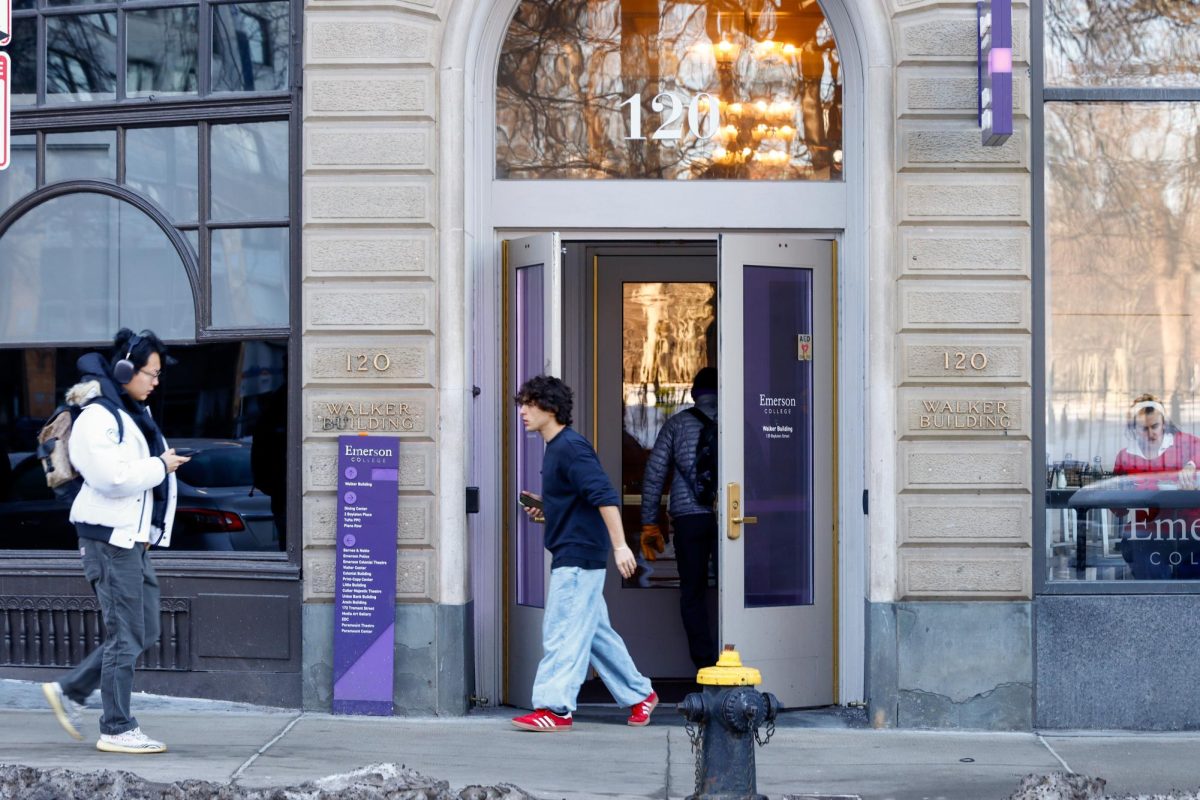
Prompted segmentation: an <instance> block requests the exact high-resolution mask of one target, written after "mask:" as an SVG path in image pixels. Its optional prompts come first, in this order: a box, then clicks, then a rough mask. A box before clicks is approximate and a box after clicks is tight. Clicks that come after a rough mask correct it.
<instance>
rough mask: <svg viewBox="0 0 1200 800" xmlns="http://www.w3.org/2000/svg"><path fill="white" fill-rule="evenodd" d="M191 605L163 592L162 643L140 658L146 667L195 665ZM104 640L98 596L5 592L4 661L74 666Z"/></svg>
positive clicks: (0, 612) (0, 615) (1, 615)
mask: <svg viewBox="0 0 1200 800" xmlns="http://www.w3.org/2000/svg"><path fill="white" fill-rule="evenodd" d="M189 610H190V604H189V602H188V600H187V599H186V598H180V597H164V598H162V601H161V603H160V612H159V617H160V621H161V624H162V634H161V635H160V636H159V639H158V644H157V645H155V646H154V647H152V648H151V649H150V650H149V651H147V652H146V653H144V654H143V655H142V657H141V658H139V659H138V667H139V668H143V669H163V670H179V671H186V670H188V669H190V668H191V661H192V654H191V635H190V623H191V620H190V616H189ZM103 641H104V624H103V619H102V617H101V614H100V604H99V603H98V602H97V601H96V598H95V597H28V596H26V597H3V596H0V666H5V667H73V666H75V665H76V664H78V663H79V662H81V661H83V659H84V658H85V657H87V655H88V653H90V652H92V651H93V650H95V649H96V648H98V647H100V645H101V644H102V643H103Z"/></svg>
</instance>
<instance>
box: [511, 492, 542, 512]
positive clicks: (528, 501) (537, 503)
mask: <svg viewBox="0 0 1200 800" xmlns="http://www.w3.org/2000/svg"><path fill="white" fill-rule="evenodd" d="M517 502H518V503H520V504H521V505H523V506H525V507H526V508H536V509H538V510H539V511H540V510H541V509H542V501H541V500H539V499H538V498H536V497H532V496H531V495H527V494H524V493H522V494H519V495H517Z"/></svg>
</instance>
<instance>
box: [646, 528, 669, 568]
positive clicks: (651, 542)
mask: <svg viewBox="0 0 1200 800" xmlns="http://www.w3.org/2000/svg"><path fill="white" fill-rule="evenodd" d="M666 547H667V540H666V539H664V538H663V535H662V529H661V528H659V527H658V526H657V525H643V526H642V556H643V557H644V558H645V559H646V560H647V561H657V560H658V553H661V552H662V551H663V550H665V549H666Z"/></svg>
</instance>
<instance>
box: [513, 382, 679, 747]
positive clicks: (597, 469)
mask: <svg viewBox="0 0 1200 800" xmlns="http://www.w3.org/2000/svg"><path fill="white" fill-rule="evenodd" d="M514 399H515V400H516V402H517V404H518V405H519V406H520V413H521V420H522V422H524V424H525V430H527V431H536V432H537V433H539V434H540V435H541V437H542V439H543V441H545V442H546V453H545V456H544V457H543V460H542V495H541V496H540V497H539V496H538V495H534V494H532V493H528V492H523V494H526V495H528V496H529V497H531V498H533V499H534V500H535V501H539V500H540V501H541V508H537V507H533V506H526V513H527V514H528V515H529V517H530V519H532V520H534V521H535V522H544V523H545V525H546V532H545V537H544V541H545V545H546V549H547V550H549V551H550V553H551V555H552V556H553V560H552V561H551V564H550V590H549V591H548V592H547V594H546V609H545V620H544V622H543V625H542V651H543V653H542V660H541V662H539V664H538V670H537V677H535V678H534V681H533V705H534V708H535V710H534V711H533V713H530V714H525V715H523V716H520V717H516V718H514V719H513V721H512V722H513V725H515V726H516V727H518V728H521V729H523V730H530V731H537V732H545V733H549V732H553V731H569V730H570V729H571V723H572V717H571V715H572V713H573V712H574V710H575V701H576V697H577V696H578V694H579V687H580V686H582V685H583V680H584V678H585V677H586V676H587V668H588V663H589V662H590V663H592V664H593V665H595V667H596V672H597V673H598V674H599V675H600V679H601V680H602V681H604V685H605V686H607V687H608V690H609V692H611V693H612V696H613V698H614V699H616V701H617V703H619V704H620V705H623V706H629V707H630V709H631V713H630V715H629V719H628V720H627V722H628V723H629V724H630V725H633V726H636V727H641V726H643V725H646V724H648V723H649V722H650V713H651V712H652V711H654V707H655V706H657V705H658V695H657V694H656V693H655V692H654V689H653V687H652V686H651V685H650V680H649V679H648V678H646V677H645V676H644V675H642V674H641V673H640V672H638V670H637V667H636V666H634V663H633V659H632V658H630V656H629V650H628V649H626V647H625V642H623V641H622V640H621V637H620V636H619V635H617V632H616V631H614V630H613V628H612V625H611V624H610V623H609V620H608V606H607V605H606V604H605V602H604V572H605V569H606V568H607V566H608V551H609V547H610V546H611V547H612V549H613V551H614V552H613V555H614V558H615V559H616V562H617V569H618V570H619V571H620V573H621V576H622V577H625V578H628V577H629V576H631V575H632V574H633V571H634V569H635V568H636V566H637V564H636V562H635V561H634V558H633V552H632V551H631V550H630V549H629V546H628V545H627V544H626V543H625V530H624V527H623V526H622V524H621V513H620V507H619V506H620V498H619V497H618V495H617V491H616V489H614V488H613V485H612V482H611V481H609V479H608V476H607V475H605V474H604V470H603V469H602V468H601V466H600V459H598V458H597V457H596V451H595V450H594V449H592V446H591V444H590V443H589V442H588V440H587V439H585V438H584V437H583V436H580V435H579V434H578V433H577V432H576V431H575V430H574V429H572V428H570V427H569V426H570V424H571V408H572V406H573V405H574V403H573V400H572V397H571V389H570V388H569V387H568V386H567V385H566V384H565V383H563V382H562V381H561V380H559V379H558V378H553V377H550V376H547V375H538V376H537V377H535V378H530V379H529V380H528V381H526V382H525V383H524V384H523V385H522V386H521V388H520V390H518V392H517V396H516V397H515V398H514Z"/></svg>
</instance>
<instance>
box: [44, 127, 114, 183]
mask: <svg viewBox="0 0 1200 800" xmlns="http://www.w3.org/2000/svg"><path fill="white" fill-rule="evenodd" d="M116 177H117V132H116V131H81V132H79V133H49V134H46V183H58V182H59V181H69V180H78V179H81V178H103V179H105V180H110V181H111V180H116Z"/></svg>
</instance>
